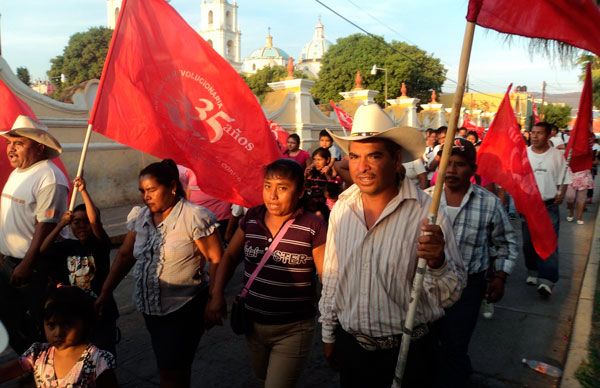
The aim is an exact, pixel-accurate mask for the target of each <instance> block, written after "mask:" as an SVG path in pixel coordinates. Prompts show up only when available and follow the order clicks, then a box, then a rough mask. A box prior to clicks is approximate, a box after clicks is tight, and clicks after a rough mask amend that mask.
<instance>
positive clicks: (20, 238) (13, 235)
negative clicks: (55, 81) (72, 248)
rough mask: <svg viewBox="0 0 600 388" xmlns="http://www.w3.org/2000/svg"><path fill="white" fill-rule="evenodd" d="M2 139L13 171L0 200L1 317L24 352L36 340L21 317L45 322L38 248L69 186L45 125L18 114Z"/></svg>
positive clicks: (58, 150) (58, 213)
mask: <svg viewBox="0 0 600 388" xmlns="http://www.w3.org/2000/svg"><path fill="white" fill-rule="evenodd" d="M0 135H1V136H3V137H4V138H5V139H6V142H7V146H6V153H7V156H8V160H9V162H10V164H11V166H12V167H14V170H13V171H12V173H11V174H10V176H9V178H8V180H7V181H6V184H5V185H4V188H3V190H2V198H1V201H0V259H1V264H0V317H1V318H2V320H3V322H4V323H5V324H6V326H7V329H8V332H9V333H10V337H11V346H12V347H13V349H14V350H15V351H16V352H17V353H21V352H23V351H25V350H26V348H27V347H28V346H29V345H31V342H32V341H33V340H36V339H37V338H29V337H30V336H31V335H35V333H28V334H29V335H28V334H25V333H23V332H24V331H26V330H23V322H22V317H23V316H25V313H26V312H28V313H29V314H30V315H31V316H32V317H33V319H34V320H37V319H40V321H39V322H41V317H40V316H39V315H40V314H41V307H42V305H41V304H42V303H43V300H42V298H43V297H44V288H45V286H46V283H47V280H46V276H44V270H43V267H44V265H43V264H44V263H42V262H41V260H40V254H39V248H40V246H41V244H42V242H43V241H44V239H45V238H46V236H47V235H48V233H50V231H51V230H52V229H53V228H54V226H55V225H56V223H57V222H58V221H59V220H60V217H61V215H62V213H63V212H64V211H65V210H66V204H67V193H68V182H67V178H66V177H65V176H64V174H63V173H62V172H61V171H60V169H58V167H56V165H55V164H54V163H52V162H51V161H50V160H49V159H51V158H54V157H56V156H58V155H60V153H61V152H62V148H61V146H60V144H59V143H58V141H57V140H56V139H55V138H54V137H53V136H52V135H51V134H50V133H49V132H48V130H47V128H46V127H45V126H43V125H42V124H40V123H37V122H35V121H34V120H32V119H31V118H30V117H28V116H24V115H20V116H19V117H18V118H17V119H16V120H15V123H14V124H13V127H12V128H11V129H10V130H7V131H3V132H0ZM35 323H36V322H34V324H35ZM20 326H21V327H20ZM33 328H35V325H34V326H33ZM33 328H32V330H33V331H35V330H34V329H33Z"/></svg>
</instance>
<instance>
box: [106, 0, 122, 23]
mask: <svg viewBox="0 0 600 388" xmlns="http://www.w3.org/2000/svg"><path fill="white" fill-rule="evenodd" d="M120 10H121V0H107V1H106V13H107V16H108V19H107V22H106V27H108V28H112V29H113V30H114V29H115V25H116V24H117V19H118V17H119V11H120Z"/></svg>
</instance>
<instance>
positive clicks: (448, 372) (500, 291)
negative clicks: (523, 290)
mask: <svg viewBox="0 0 600 388" xmlns="http://www.w3.org/2000/svg"><path fill="white" fill-rule="evenodd" d="M446 143H448V145H449V146H450V145H451V146H452V154H451V156H450V159H449V161H448V167H447V169H446V179H445V181H444V183H445V184H444V191H443V194H442V198H441V201H440V205H441V207H442V208H443V209H444V210H445V211H446V214H447V215H448V218H449V219H450V222H451V223H452V225H453V228H454V235H455V238H456V244H457V245H458V246H459V248H460V252H461V255H462V259H463V262H464V264H465V267H466V269H467V273H468V278H467V286H466V287H465V289H464V290H463V292H462V296H461V297H460V300H459V301H458V302H456V304H454V305H453V306H452V307H450V308H448V309H446V315H445V316H444V317H443V318H442V319H441V320H440V321H439V322H438V324H437V329H438V330H437V335H438V336H439V343H440V344H441V346H442V349H441V352H440V355H441V357H440V361H441V368H440V370H439V372H438V373H437V374H436V379H437V383H436V386H438V387H448V388H451V387H456V388H461V387H466V386H467V382H468V379H469V375H470V374H471V372H472V368H471V360H470V359H469V355H468V349H469V342H470V340H471V335H472V334H473V331H474V330H475V323H476V322H477V316H478V315H479V307H480V306H481V302H482V300H483V299H484V297H485V298H486V299H487V301H488V302H489V303H495V302H498V301H499V300H500V299H501V298H502V296H503V295H504V283H505V282H506V278H507V277H508V275H509V274H510V273H511V271H512V269H513V267H514V266H515V262H516V260H517V257H518V255H519V249H518V245H517V236H516V234H515V231H514V229H513V227H512V226H511V224H510V221H509V220H508V216H507V214H506V211H505V210H504V207H503V206H502V203H501V202H500V200H499V199H498V197H496V196H495V195H494V194H492V193H490V192H489V191H487V190H485V189H484V188H482V187H481V186H478V185H476V184H472V183H471V177H472V176H473V175H474V174H475V171H476V169H477V166H476V164H475V161H476V151H475V147H474V146H473V144H472V143H471V142H469V141H468V140H466V139H461V138H456V139H454V141H453V142H452V143H450V142H446ZM426 191H427V192H428V193H429V194H431V193H432V190H430V189H428V190H426ZM488 269H489V271H488ZM486 272H487V273H488V274H489V276H488V279H486Z"/></svg>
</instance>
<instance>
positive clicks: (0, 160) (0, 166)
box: [0, 80, 71, 190]
mask: <svg viewBox="0 0 600 388" xmlns="http://www.w3.org/2000/svg"><path fill="white" fill-rule="evenodd" d="M0 106H1V107H2V111H1V112H2V113H1V114H0V130H2V131H5V130H9V129H10V128H12V126H13V123H14V122H15V120H16V119H17V117H19V115H26V116H29V117H31V118H32V119H34V120H35V121H39V120H38V118H37V117H36V115H35V113H33V111H32V110H31V108H30V107H29V105H27V104H26V103H25V102H24V101H23V100H21V99H20V98H19V97H17V96H16V95H15V94H14V93H13V92H12V91H11V90H10V89H9V88H8V86H6V84H5V83H4V82H3V81H2V80H0ZM52 162H54V164H56V166H57V167H58V168H60V170H61V171H62V172H63V174H65V176H66V177H67V181H70V180H69V174H68V173H67V169H66V168H65V165H64V164H63V163H62V161H61V160H60V158H54V159H52ZM12 170H13V167H12V166H11V165H10V163H9V162H8V158H7V157H6V152H4V156H2V157H0V190H2V188H3V187H4V184H5V183H6V180H7V179H8V176H9V175H10V173H11V172H12ZM70 188H71V185H70V184H69V189H70Z"/></svg>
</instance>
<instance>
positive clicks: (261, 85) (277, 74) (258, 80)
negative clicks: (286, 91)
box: [242, 66, 307, 102]
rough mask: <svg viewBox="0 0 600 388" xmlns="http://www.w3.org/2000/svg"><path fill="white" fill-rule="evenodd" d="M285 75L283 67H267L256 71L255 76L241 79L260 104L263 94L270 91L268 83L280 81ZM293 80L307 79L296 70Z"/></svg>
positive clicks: (245, 76)
mask: <svg viewBox="0 0 600 388" xmlns="http://www.w3.org/2000/svg"><path fill="white" fill-rule="evenodd" d="M287 75H288V74H287V70H286V68H285V67H283V66H273V67H270V66H267V67H263V68H262V69H260V70H258V71H257V72H256V73H255V74H250V75H242V78H244V81H246V83H247V84H248V86H249V87H250V90H252V93H254V95H255V96H257V97H258V99H259V100H260V101H261V102H262V100H263V99H264V97H265V94H267V93H268V92H271V91H272V89H271V88H270V87H269V85H268V83H270V82H277V81H281V80H282V79H285V78H286V77H287ZM294 78H307V76H306V75H305V74H304V73H302V72H301V71H298V70H296V71H294Z"/></svg>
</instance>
